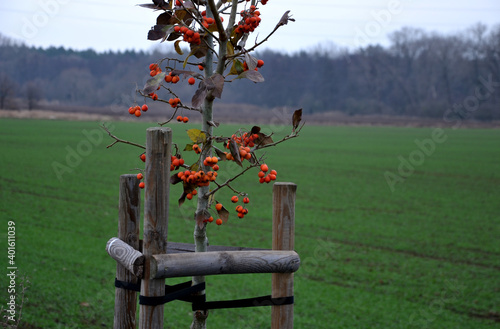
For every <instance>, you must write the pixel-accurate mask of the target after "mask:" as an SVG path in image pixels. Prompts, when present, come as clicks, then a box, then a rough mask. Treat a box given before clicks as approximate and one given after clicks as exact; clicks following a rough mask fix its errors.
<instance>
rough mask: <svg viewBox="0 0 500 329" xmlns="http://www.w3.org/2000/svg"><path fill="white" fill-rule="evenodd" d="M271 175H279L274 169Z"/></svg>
mask: <svg viewBox="0 0 500 329" xmlns="http://www.w3.org/2000/svg"><path fill="white" fill-rule="evenodd" d="M269 174H271V175H274V176H276V175H278V173H277V172H276V170H274V169H273V170H271V171H270V172H269Z"/></svg>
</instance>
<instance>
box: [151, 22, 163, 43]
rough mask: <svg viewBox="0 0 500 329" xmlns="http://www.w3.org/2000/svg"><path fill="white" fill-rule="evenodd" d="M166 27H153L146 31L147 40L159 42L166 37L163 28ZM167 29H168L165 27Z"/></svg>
mask: <svg viewBox="0 0 500 329" xmlns="http://www.w3.org/2000/svg"><path fill="white" fill-rule="evenodd" d="M166 26H167V25H155V26H153V27H152V28H151V30H149V31H148V40H153V41H154V40H159V39H162V38H165V37H166V36H167V32H166V30H165V27H166ZM167 29H168V27H167Z"/></svg>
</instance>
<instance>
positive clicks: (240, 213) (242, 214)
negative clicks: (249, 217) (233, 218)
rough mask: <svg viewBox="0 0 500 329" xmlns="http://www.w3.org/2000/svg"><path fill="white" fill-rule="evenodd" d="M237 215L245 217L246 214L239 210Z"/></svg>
mask: <svg viewBox="0 0 500 329" xmlns="http://www.w3.org/2000/svg"><path fill="white" fill-rule="evenodd" d="M237 216H238V218H243V217H245V214H244V213H242V212H239V213H238V215H237Z"/></svg>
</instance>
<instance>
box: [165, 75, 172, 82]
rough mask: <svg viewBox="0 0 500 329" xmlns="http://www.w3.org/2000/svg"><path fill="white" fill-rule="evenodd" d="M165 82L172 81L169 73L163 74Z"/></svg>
mask: <svg viewBox="0 0 500 329" xmlns="http://www.w3.org/2000/svg"><path fill="white" fill-rule="evenodd" d="M165 82H167V83H170V82H172V76H171V75H166V76H165Z"/></svg>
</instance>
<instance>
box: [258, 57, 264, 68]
mask: <svg viewBox="0 0 500 329" xmlns="http://www.w3.org/2000/svg"><path fill="white" fill-rule="evenodd" d="M262 66H264V61H263V60H262V59H259V60H258V61H257V67H262Z"/></svg>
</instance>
